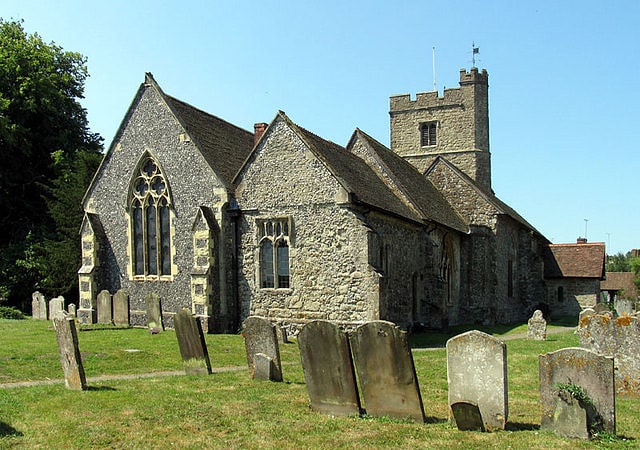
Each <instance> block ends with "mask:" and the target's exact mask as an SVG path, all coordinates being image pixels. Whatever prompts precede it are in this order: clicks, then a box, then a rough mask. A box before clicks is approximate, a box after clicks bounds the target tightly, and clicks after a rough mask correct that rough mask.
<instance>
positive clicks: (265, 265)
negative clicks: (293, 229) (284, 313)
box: [258, 218, 290, 289]
mask: <svg viewBox="0 0 640 450" xmlns="http://www.w3.org/2000/svg"><path fill="white" fill-rule="evenodd" d="M258 235H259V238H260V244H259V245H260V287H261V288H263V289H269V288H275V289H278V288H279V289H284V288H289V287H290V285H289V243H290V242H289V236H290V223H289V219H288V218H283V219H271V220H261V221H258Z"/></svg>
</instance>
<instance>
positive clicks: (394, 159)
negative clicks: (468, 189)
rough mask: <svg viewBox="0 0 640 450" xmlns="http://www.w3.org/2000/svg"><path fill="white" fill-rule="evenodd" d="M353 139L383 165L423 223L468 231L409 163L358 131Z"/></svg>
mask: <svg viewBox="0 0 640 450" xmlns="http://www.w3.org/2000/svg"><path fill="white" fill-rule="evenodd" d="M354 138H361V139H363V140H364V141H365V142H366V143H367V144H368V145H369V148H370V149H371V150H372V151H373V152H375V156H376V157H377V158H378V161H379V162H380V163H381V164H382V165H383V167H384V169H385V170H386V171H387V172H388V175H389V176H391V177H392V178H393V179H394V182H396V183H397V184H399V185H400V188H401V189H402V191H403V193H404V194H405V195H406V197H407V198H408V200H409V201H410V202H411V203H412V204H413V205H414V207H415V208H416V209H417V210H418V211H419V212H420V214H421V215H422V218H423V220H426V221H434V222H438V223H440V224H442V225H445V226H447V227H449V228H452V229H454V230H458V231H461V232H463V233H467V232H468V231H469V227H468V226H467V224H466V223H465V222H464V220H463V219H462V217H460V215H459V214H458V213H457V212H456V211H455V210H454V209H453V207H452V206H451V204H449V202H448V201H447V200H446V199H445V197H444V195H442V193H441V192H440V191H439V190H438V189H436V187H435V186H434V185H433V183H431V181H429V180H428V179H427V177H425V176H424V175H422V174H421V173H420V172H418V171H417V170H416V168H415V167H414V166H413V165H412V164H411V163H409V162H407V161H406V160H405V159H404V158H402V157H400V156H398V155H397V154H396V153H394V152H392V151H391V150H389V149H388V148H387V147H386V146H385V145H383V144H381V143H380V142H378V141H377V140H375V139H374V138H372V137H371V136H369V135H368V134H366V133H365V132H363V131H362V130H360V129H357V130H356V131H355V133H354V137H353V138H352V141H353V139H354Z"/></svg>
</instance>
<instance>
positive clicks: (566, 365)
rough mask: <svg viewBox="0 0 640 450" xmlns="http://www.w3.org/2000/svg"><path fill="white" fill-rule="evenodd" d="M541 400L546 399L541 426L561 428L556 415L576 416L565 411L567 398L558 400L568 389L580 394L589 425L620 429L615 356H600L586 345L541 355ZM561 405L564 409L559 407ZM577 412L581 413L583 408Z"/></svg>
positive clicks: (543, 404)
mask: <svg viewBox="0 0 640 450" xmlns="http://www.w3.org/2000/svg"><path fill="white" fill-rule="evenodd" d="M539 370H540V401H541V403H542V419H541V422H540V428H541V429H552V430H554V429H558V427H563V426H565V424H564V423H558V420H557V419H556V416H558V417H560V416H561V415H562V414H565V415H567V416H570V417H573V415H572V414H571V413H569V412H567V411H565V409H567V408H566V406H567V405H565V404H563V402H564V403H567V402H566V400H558V398H559V397H560V396H561V395H562V396H563V397H565V399H566V398H568V397H567V393H569V394H571V393H573V394H574V396H575V394H576V393H584V397H585V398H580V397H582V395H581V396H579V397H578V398H575V397H574V399H575V400H579V402H578V404H579V407H581V408H583V409H585V410H586V413H587V416H586V417H587V429H588V430H590V431H591V430H595V431H598V430H604V431H607V432H609V433H611V434H615V432H616V406H615V387H614V375H613V358H607V357H604V356H600V355H598V354H596V353H595V352H592V351H591V350H585V349H583V348H574V347H572V348H564V349H561V350H557V351H555V352H550V353H546V354H543V355H540V356H539ZM558 408H560V409H558ZM573 413H575V414H578V416H579V415H580V414H581V413H579V411H574V412H573Z"/></svg>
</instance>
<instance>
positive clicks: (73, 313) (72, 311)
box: [67, 303, 78, 318]
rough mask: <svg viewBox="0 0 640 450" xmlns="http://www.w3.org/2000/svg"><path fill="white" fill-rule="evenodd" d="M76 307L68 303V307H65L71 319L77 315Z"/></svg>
mask: <svg viewBox="0 0 640 450" xmlns="http://www.w3.org/2000/svg"><path fill="white" fill-rule="evenodd" d="M77 311H78V310H77V307H76V304H75V303H69V306H67V312H68V313H69V315H70V316H71V317H73V318H75V317H76V315H77Z"/></svg>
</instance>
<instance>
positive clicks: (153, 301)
mask: <svg viewBox="0 0 640 450" xmlns="http://www.w3.org/2000/svg"><path fill="white" fill-rule="evenodd" d="M144 303H145V306H146V309H147V326H148V327H149V330H150V331H151V333H152V334H156V333H160V332H161V331H163V330H164V323H163V322H162V305H161V303H160V297H159V296H158V294H156V293H151V294H148V295H147V296H146V297H145V298H144Z"/></svg>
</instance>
